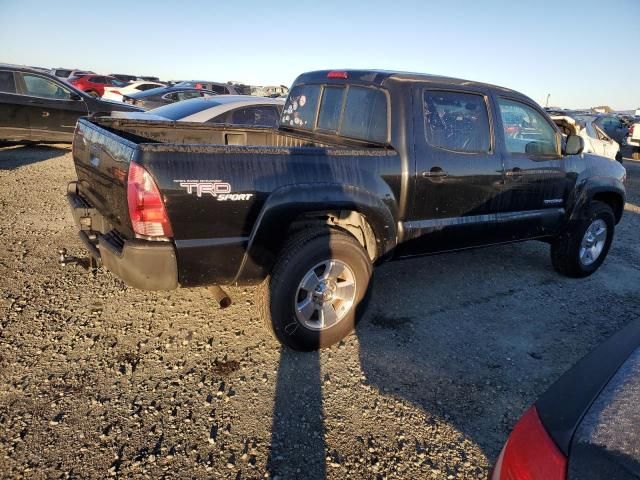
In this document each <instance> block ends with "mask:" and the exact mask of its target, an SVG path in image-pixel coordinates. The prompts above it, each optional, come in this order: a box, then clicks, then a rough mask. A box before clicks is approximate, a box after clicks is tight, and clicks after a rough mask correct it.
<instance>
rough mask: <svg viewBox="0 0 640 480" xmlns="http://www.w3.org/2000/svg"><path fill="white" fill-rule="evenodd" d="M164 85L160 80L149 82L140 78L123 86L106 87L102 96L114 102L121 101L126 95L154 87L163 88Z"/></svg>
mask: <svg viewBox="0 0 640 480" xmlns="http://www.w3.org/2000/svg"><path fill="white" fill-rule="evenodd" d="M163 87H164V85H163V84H162V83H158V82H148V81H146V80H139V81H136V82H132V83H129V84H126V85H124V86H123V87H116V86H113V87H107V86H105V87H104V93H103V94H102V98H104V99H106V100H113V101H114V102H121V101H122V97H123V96H124V95H129V94H131V93H136V92H146V91H147V90H151V89H152V88H163Z"/></svg>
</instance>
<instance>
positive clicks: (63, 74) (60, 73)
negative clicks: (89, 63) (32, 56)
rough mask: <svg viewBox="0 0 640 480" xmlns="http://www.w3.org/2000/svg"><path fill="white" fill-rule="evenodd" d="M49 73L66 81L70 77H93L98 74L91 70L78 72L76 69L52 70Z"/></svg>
mask: <svg viewBox="0 0 640 480" xmlns="http://www.w3.org/2000/svg"><path fill="white" fill-rule="evenodd" d="M49 73H51V75H53V76H55V77H58V78H62V79H63V80H66V79H67V78H69V77H79V76H81V75H91V74H93V73H96V72H92V71H91V70H77V69H74V68H52V69H51V70H50V71H49Z"/></svg>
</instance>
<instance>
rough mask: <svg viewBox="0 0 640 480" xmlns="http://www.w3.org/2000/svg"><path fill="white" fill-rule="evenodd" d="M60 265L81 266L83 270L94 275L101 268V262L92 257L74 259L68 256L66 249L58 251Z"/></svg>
mask: <svg viewBox="0 0 640 480" xmlns="http://www.w3.org/2000/svg"><path fill="white" fill-rule="evenodd" d="M58 263H59V264H60V266H62V267H66V266H67V265H80V266H81V267H82V268H84V269H86V270H87V271H89V272H92V273H95V271H96V270H97V269H98V267H100V265H99V262H98V261H97V260H96V259H95V258H93V257H92V256H91V255H89V256H88V257H83V258H81V257H74V256H73V255H67V249H66V248H60V249H58Z"/></svg>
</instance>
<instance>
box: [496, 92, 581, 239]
mask: <svg viewBox="0 0 640 480" xmlns="http://www.w3.org/2000/svg"><path fill="white" fill-rule="evenodd" d="M496 110H497V111H498V117H499V119H498V120H499V122H500V123H501V124H502V126H501V128H500V129H499V134H498V135H496V139H497V141H498V145H499V146H500V147H501V150H502V155H503V163H504V169H505V185H504V194H503V196H502V199H503V201H502V203H501V205H499V210H500V211H501V212H509V213H510V215H509V217H508V218H509V221H508V222H505V223H504V224H503V227H502V232H501V233H502V234H503V235H504V236H505V238H504V239H505V240H511V239H513V240H515V239H520V238H531V237H536V236H542V235H546V234H551V233H554V232H555V231H556V230H557V228H558V227H559V226H560V222H561V221H562V218H563V215H564V205H565V201H566V199H567V194H568V186H569V184H568V179H567V176H566V172H565V166H564V163H565V161H564V160H563V158H562V155H561V153H560V143H559V140H560V137H559V135H558V133H557V131H556V129H555V128H554V127H553V126H552V124H551V122H550V121H549V120H547V118H546V116H545V115H544V114H543V113H542V112H541V111H540V110H539V109H538V108H537V107H535V106H534V105H530V104H528V103H524V102H523V101H520V100H515V99H511V98H505V97H498V98H496Z"/></svg>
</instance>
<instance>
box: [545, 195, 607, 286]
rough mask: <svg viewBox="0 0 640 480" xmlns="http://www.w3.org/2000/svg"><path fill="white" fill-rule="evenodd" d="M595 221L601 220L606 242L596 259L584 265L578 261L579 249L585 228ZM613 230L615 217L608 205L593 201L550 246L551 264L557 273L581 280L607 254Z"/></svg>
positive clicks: (590, 272) (598, 265)
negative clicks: (605, 229)
mask: <svg viewBox="0 0 640 480" xmlns="http://www.w3.org/2000/svg"><path fill="white" fill-rule="evenodd" d="M597 219H600V220H603V221H604V223H605V224H606V227H607V232H606V240H605V242H604V247H603V248H602V251H601V253H600V254H599V255H598V257H597V259H596V260H595V261H594V262H593V263H591V264H589V265H585V264H584V263H583V262H582V261H581V260H580V249H581V244H582V240H583V238H584V236H585V233H586V231H587V228H589V227H590V226H591V225H592V224H593V222H594V221H596V220H597ZM614 229H615V216H614V214H613V210H612V209H611V207H610V206H609V205H607V204H606V203H603V202H598V201H593V202H591V203H590V204H589V205H588V206H587V207H586V208H585V210H584V212H583V214H582V215H581V217H580V218H579V219H578V220H577V221H575V222H573V223H572V224H571V226H570V227H569V229H568V231H567V232H566V233H565V234H563V235H562V236H561V237H560V238H558V239H557V240H556V241H554V242H553V243H552V244H551V263H552V264H553V268H555V270H556V271H557V272H559V273H562V274H563V275H566V276H568V277H573V278H582V277H587V276H589V275H591V274H592V273H593V272H595V271H596V270H597V269H598V268H599V267H600V265H602V262H604V259H605V258H606V256H607V253H609V248H610V247H611V241H612V240H613V233H614Z"/></svg>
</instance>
